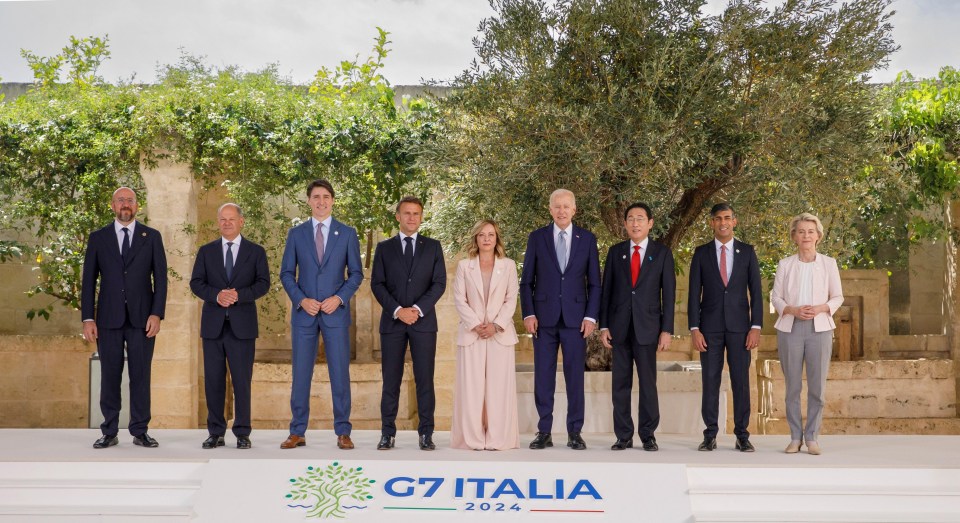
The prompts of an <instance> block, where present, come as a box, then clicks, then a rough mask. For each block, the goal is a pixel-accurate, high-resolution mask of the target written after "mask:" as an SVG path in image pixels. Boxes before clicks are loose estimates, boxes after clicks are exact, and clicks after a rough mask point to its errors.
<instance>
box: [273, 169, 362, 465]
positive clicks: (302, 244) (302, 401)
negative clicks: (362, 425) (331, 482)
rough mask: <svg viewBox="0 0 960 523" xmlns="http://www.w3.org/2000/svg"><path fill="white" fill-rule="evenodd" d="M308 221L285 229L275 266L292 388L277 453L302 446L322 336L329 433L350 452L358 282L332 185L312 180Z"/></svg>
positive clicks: (353, 242) (355, 257)
mask: <svg viewBox="0 0 960 523" xmlns="http://www.w3.org/2000/svg"><path fill="white" fill-rule="evenodd" d="M307 203H308V204H309V205H310V210H311V213H312V215H313V216H312V217H311V218H310V220H308V221H306V222H304V223H302V224H300V225H298V226H296V227H294V228H292V229H290V232H289V234H287V244H286V247H285V248H284V251H283V260H282V262H281V264H280V281H281V282H282V283H283V288H284V289H285V290H286V291H287V295H288V296H290V301H291V302H293V312H292V314H291V315H290V334H291V337H292V338H293V386H292V390H291V392H290V411H291V413H292V415H293V419H292V420H291V421H290V436H289V437H287V439H286V441H284V442H283V443H281V444H280V448H282V449H292V448H296V447H302V446H304V445H305V444H306V442H307V441H306V438H305V437H304V436H305V434H306V432H307V422H308V421H309V419H310V384H311V382H312V380H313V365H314V362H315V361H316V359H317V341H318V337H319V335H321V334H322V335H323V345H324V349H325V351H326V356H327V370H328V371H329V373H330V388H331V393H332V395H333V428H334V431H335V432H336V434H337V446H338V447H339V448H341V449H352V448H353V442H352V441H351V440H350V429H351V425H350V305H349V304H350V298H351V297H353V294H354V293H355V292H357V289H358V288H359V287H360V283H361V282H362V281H363V268H362V265H361V263H360V241H359V240H358V239H357V231H356V229H354V228H352V227H349V226H347V225H344V224H343V223H340V222H338V221H337V220H334V219H333V217H332V216H331V214H332V213H333V204H334V193H333V186H332V185H331V184H330V182H328V181H327V180H314V181H313V182H310V185H308V186H307Z"/></svg>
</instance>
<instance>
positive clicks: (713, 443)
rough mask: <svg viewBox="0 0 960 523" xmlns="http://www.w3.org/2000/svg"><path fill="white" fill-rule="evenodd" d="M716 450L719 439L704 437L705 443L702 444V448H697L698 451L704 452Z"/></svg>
mask: <svg viewBox="0 0 960 523" xmlns="http://www.w3.org/2000/svg"><path fill="white" fill-rule="evenodd" d="M716 449H717V438H711V437H709V436H704V438H703V443H701V444H700V446H699V447H697V450H699V451H702V452H706V451H710V450H716Z"/></svg>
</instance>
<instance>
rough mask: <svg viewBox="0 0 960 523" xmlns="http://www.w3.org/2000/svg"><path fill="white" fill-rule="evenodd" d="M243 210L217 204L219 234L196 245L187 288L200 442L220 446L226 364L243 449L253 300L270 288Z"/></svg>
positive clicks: (247, 433) (247, 441) (246, 440)
mask: <svg viewBox="0 0 960 523" xmlns="http://www.w3.org/2000/svg"><path fill="white" fill-rule="evenodd" d="M243 222H244V220H243V211H242V210H241V209H240V206H238V205H237V204H235V203H225V204H223V205H221V206H220V209H219V210H217V227H218V228H219V229H220V238H217V239H216V240H213V241H212V242H210V243H208V244H206V245H204V246H203V247H200V250H199V251H198V252H197V259H196V261H195V262H194V264H193V274H192V276H191V277H190V290H192V291H193V293H194V294H195V295H196V296H197V297H198V298H200V299H202V300H203V313H202V314H201V315H200V337H201V338H203V387H204V391H205V392H206V396H207V433H208V434H209V437H208V438H207V439H206V440H204V442H203V443H202V444H201V447H202V448H205V449H215V448H217V447H222V446H224V440H223V435H224V433H226V431H227V421H226V419H225V418H224V415H223V407H224V403H225V402H226V382H227V366H228V365H229V366H230V381H231V382H233V399H234V403H235V405H236V409H235V411H234V412H235V415H234V418H233V434H234V436H236V437H237V448H238V449H249V448H250V447H251V446H252V445H251V443H250V383H251V381H252V380H253V359H254V354H255V352H256V345H257V336H258V335H259V328H258V324H257V303H256V300H257V299H258V298H260V297H262V296H263V295H265V294H266V293H267V291H269V290H270V269H269V267H268V266H267V253H266V251H264V250H263V247H261V246H260V245H257V244H256V243H254V242H252V241H250V240H249V239H248V238H245V237H243V236H242V235H241V234H240V231H241V230H242V229H243Z"/></svg>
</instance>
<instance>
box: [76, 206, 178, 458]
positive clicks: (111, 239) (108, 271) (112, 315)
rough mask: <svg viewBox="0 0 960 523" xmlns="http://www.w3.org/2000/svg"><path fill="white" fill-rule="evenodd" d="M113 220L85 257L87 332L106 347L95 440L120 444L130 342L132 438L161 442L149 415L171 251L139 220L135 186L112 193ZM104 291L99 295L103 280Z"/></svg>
mask: <svg viewBox="0 0 960 523" xmlns="http://www.w3.org/2000/svg"><path fill="white" fill-rule="evenodd" d="M110 208H111V209H113V213H114V215H115V216H116V220H114V221H113V223H111V224H109V225H107V226H106V227H104V228H102V229H98V230H96V231H94V232H92V233H91V234H90V239H89V240H88V241H87V252H86V254H85V256H84V260H83V280H82V282H83V283H82V286H81V291H80V309H81V314H82V316H81V317H82V318H83V339H85V340H86V341H88V342H96V343H97V353H98V354H99V355H100V410H101V411H102V412H103V423H101V424H100V431H101V432H102V433H103V436H102V437H101V438H100V439H98V440H97V441H96V442H95V443H94V444H93V448H95V449H104V448H107V447H112V446H114V445H116V444H117V442H118V440H117V430H118V423H119V419H120V398H121V396H120V383H121V379H122V378H123V354H124V348H126V353H127V362H128V363H129V375H130V425H129V426H128V430H129V431H130V434H131V435H133V443H134V444H135V445H139V446H141V447H156V446H158V445H159V444H158V443H157V440H155V439H153V438H152V437H150V435H149V434H147V425H148V424H149V423H150V366H151V363H152V361H153V347H154V343H155V342H156V336H157V333H158V332H160V320H162V319H163V313H164V308H165V307H166V303H167V257H166V254H164V252H163V239H162V238H161V237H160V233H159V232H158V231H157V230H156V229H151V228H150V227H147V226H146V225H144V224H142V223H140V222H138V221H135V220H134V217H135V216H136V215H137V209H138V206H137V195H136V193H134V192H133V189H130V188H129V187H121V188H119V189H117V190H116V191H115V192H114V193H113V199H112V201H111V203H110ZM98 280H99V282H100V293H99V294H97V295H96V299H94V295H95V294H96V289H97V281H98Z"/></svg>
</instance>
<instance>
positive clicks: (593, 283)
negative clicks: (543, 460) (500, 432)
mask: <svg viewBox="0 0 960 523" xmlns="http://www.w3.org/2000/svg"><path fill="white" fill-rule="evenodd" d="M576 212H577V202H576V199H575V198H574V195H573V193H572V192H570V191H568V190H566V189H557V190H556V191H553V193H552V194H551V195H550V215H551V216H552V217H553V223H552V224H550V225H548V226H546V227H543V228H540V229H537V230H535V231H533V232H532V233H530V237H529V238H528V239H527V252H526V253H525V254H524V257H523V274H522V276H521V279H520V308H521V310H522V312H523V325H524V327H526V329H527V332H529V333H531V334H533V379H534V393H533V395H534V401H535V403H536V405H537V414H539V416H540V421H539V423H538V424H537V434H536V436H535V437H534V439H533V441H532V442H530V448H531V449H543V448H546V447H552V446H553V438H552V436H551V431H552V428H553V395H554V392H555V390H556V383H557V381H556V380H557V351H558V350H559V349H562V350H563V378H564V381H565V382H566V387H567V423H566V425H567V446H568V447H570V448H572V449H575V450H583V449H585V448H587V444H586V443H585V442H584V441H583V438H582V437H581V436H580V430H581V429H582V428H583V417H584V399H583V373H584V370H586V351H587V342H586V338H587V337H588V336H590V334H591V333H593V331H594V329H595V328H596V324H597V318H598V317H599V314H600V256H599V254H598V252H597V238H596V236H594V235H593V233H591V232H590V231H588V230H586V229H582V228H580V227H577V226H576V225H573V216H574V214H576Z"/></svg>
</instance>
